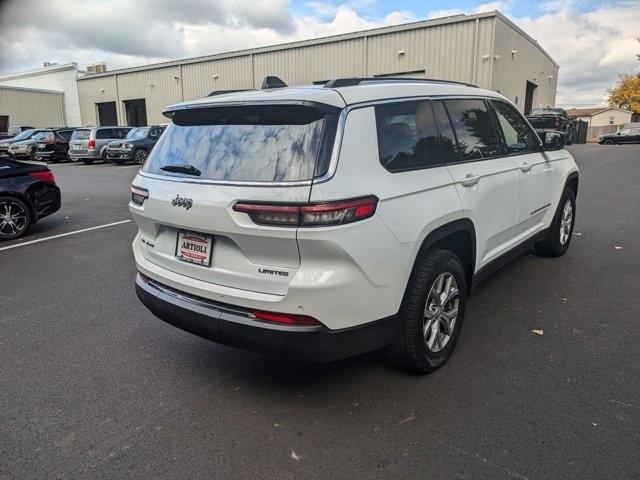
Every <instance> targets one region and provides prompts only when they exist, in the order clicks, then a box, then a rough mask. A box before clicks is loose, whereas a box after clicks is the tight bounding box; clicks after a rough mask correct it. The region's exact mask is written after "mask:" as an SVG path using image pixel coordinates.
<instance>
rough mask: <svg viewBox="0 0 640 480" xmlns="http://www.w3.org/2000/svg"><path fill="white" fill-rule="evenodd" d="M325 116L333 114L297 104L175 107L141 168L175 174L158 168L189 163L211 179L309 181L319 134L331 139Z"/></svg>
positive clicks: (313, 167) (317, 147) (312, 170)
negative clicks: (179, 108)
mask: <svg viewBox="0 0 640 480" xmlns="http://www.w3.org/2000/svg"><path fill="white" fill-rule="evenodd" d="M327 117H335V115H333V114H327V113H326V112H325V111H323V110H321V109H319V108H314V107H307V106H302V105H279V106H273V105H269V106H241V107H233V108H231V107H215V108H198V109H192V110H184V111H178V112H177V113H176V114H175V115H174V116H173V123H171V125H169V127H168V128H167V130H166V131H165V133H164V135H162V137H160V140H158V143H157V144H156V146H155V148H154V149H153V152H152V153H151V155H150V156H149V160H148V162H147V164H146V165H145V167H144V169H145V171H147V172H149V173H156V174H161V175H171V176H179V177H180V176H185V175H184V174H181V173H175V172H166V171H164V170H162V167H163V166H165V165H176V164H189V165H193V166H194V167H196V168H197V169H198V170H200V171H201V172H202V174H201V176H200V177H199V178H205V179H211V180H228V181H257V182H271V181H284V182H287V181H299V180H310V179H311V178H313V175H314V169H315V167H316V159H317V158H318V152H319V151H320V146H321V143H322V142H323V138H329V137H331V135H330V134H329V133H330V132H328V129H326V128H324V126H325V120H326V118H327ZM327 124H329V122H327Z"/></svg>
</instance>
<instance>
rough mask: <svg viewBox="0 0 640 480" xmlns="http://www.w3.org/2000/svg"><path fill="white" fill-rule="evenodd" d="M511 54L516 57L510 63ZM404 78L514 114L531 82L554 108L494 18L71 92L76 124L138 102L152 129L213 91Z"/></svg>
mask: <svg viewBox="0 0 640 480" xmlns="http://www.w3.org/2000/svg"><path fill="white" fill-rule="evenodd" d="M513 49H516V50H518V51H519V54H518V55H516V56H513V58H512V56H511V53H510V52H511V50H513ZM496 55H498V57H496ZM536 71H537V72H540V71H543V72H546V73H545V75H546V77H545V79H544V80H545V82H546V83H544V82H541V81H539V80H538V79H539V77H540V74H539V73H537V72H536ZM407 72H425V76H426V77H428V78H437V79H447V80H456V81H462V82H469V83H474V84H476V85H478V86H480V87H484V88H490V89H493V90H500V91H501V92H503V93H504V94H506V95H507V96H509V98H511V99H512V100H514V99H515V96H518V97H519V105H518V106H519V107H521V106H522V105H523V103H524V89H525V86H526V80H527V79H533V78H535V79H536V82H537V84H538V89H537V92H536V98H534V102H547V103H548V104H549V105H553V104H554V103H555V88H556V82H557V68H555V65H553V62H552V61H551V60H549V59H548V58H547V57H546V56H545V54H544V52H542V50H540V49H539V48H538V47H537V46H536V45H535V44H534V43H532V42H531V41H530V40H529V39H528V38H527V37H526V36H524V35H522V34H521V33H519V32H518V31H517V30H516V29H514V28H513V27H512V26H511V25H509V24H507V23H506V22H505V21H504V20H502V18H501V16H500V14H492V13H490V14H480V15H475V16H470V17H460V18H452V19H442V20H436V21H433V22H427V23H423V24H409V25H406V26H398V27H389V28H385V29H380V30H377V31H371V32H360V33H355V34H347V35H343V36H338V37H336V38H327V39H319V40H317V41H305V42H299V43H296V44H292V45H283V46H276V47H266V48H263V49H255V50H251V51H246V52H238V53H237V54H234V53H230V54H224V55H218V56H216V57H215V58H207V59H194V60H185V61H183V62H173V64H169V65H164V66H161V65H159V66H157V67H150V68H148V69H143V70H139V71H120V72H114V73H113V74H111V75H104V76H96V77H93V78H91V77H85V78H80V79H78V86H79V93H80V103H81V107H82V119H83V123H84V124H87V123H91V124H95V123H96V103H97V102H102V101H116V102H117V108H118V119H119V122H120V123H121V124H125V123H126V119H125V116H124V106H123V101H124V100H129V99H137V98H144V99H145V101H146V108H147V120H148V122H149V123H158V122H164V121H166V119H165V118H164V117H163V116H162V111H163V109H164V108H165V107H166V106H167V105H170V104H172V103H176V102H180V101H183V100H191V99H195V98H201V97H203V96H205V95H207V94H208V93H210V92H211V91H214V90H235V89H247V88H259V87H260V84H261V82H262V79H263V78H264V77H265V76H267V75H277V76H279V77H280V78H282V79H283V80H284V81H285V82H286V83H287V84H289V85H301V84H309V83H312V82H317V81H322V80H328V79H331V78H339V77H355V76H369V75H389V74H402V73H407ZM548 75H553V79H548ZM532 81H533V80H532ZM536 104H537V103H536Z"/></svg>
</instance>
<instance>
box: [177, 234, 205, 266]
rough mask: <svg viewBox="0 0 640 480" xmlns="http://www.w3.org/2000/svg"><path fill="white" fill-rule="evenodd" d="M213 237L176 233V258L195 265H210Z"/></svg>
mask: <svg viewBox="0 0 640 480" xmlns="http://www.w3.org/2000/svg"><path fill="white" fill-rule="evenodd" d="M212 247H213V237H212V236H211V235H204V234H202V233H196V232H186V231H180V232H178V244H177V245H176V258H177V259H178V260H182V261H183V262H188V263H195V264H196V265H205V266H207V267H208V266H209V265H211V248H212Z"/></svg>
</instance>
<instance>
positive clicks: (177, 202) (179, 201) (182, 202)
mask: <svg viewBox="0 0 640 480" xmlns="http://www.w3.org/2000/svg"><path fill="white" fill-rule="evenodd" d="M171 205H173V206H174V207H184V208H186V209H187V210H189V209H190V208H191V207H192V206H193V200H192V199H190V198H183V197H181V196H180V195H176V198H174V199H173V200H171Z"/></svg>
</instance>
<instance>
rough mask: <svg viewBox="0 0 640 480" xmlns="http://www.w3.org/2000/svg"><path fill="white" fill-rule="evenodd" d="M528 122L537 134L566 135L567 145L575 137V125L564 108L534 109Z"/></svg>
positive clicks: (528, 116) (528, 117)
mask: <svg viewBox="0 0 640 480" xmlns="http://www.w3.org/2000/svg"><path fill="white" fill-rule="evenodd" d="M527 120H529V123H530V124H531V126H532V127H533V128H534V129H535V130H536V132H538V133H540V132H545V131H556V132H562V133H564V136H565V139H566V143H567V145H571V143H572V141H573V138H574V136H575V123H574V121H573V120H572V119H571V118H569V116H568V115H567V111H566V110H565V109H564V108H551V107H546V108H534V109H533V110H532V111H531V113H530V114H529V115H527Z"/></svg>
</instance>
